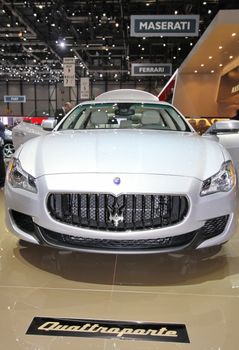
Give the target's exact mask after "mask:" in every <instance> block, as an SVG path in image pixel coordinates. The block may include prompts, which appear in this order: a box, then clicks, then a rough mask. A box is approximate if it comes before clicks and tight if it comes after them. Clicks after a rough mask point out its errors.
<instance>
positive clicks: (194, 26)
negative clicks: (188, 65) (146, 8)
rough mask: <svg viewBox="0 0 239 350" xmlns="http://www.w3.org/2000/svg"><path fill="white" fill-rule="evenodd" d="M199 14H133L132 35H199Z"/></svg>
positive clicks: (131, 20) (131, 19) (131, 21)
mask: <svg viewBox="0 0 239 350" xmlns="http://www.w3.org/2000/svg"><path fill="white" fill-rule="evenodd" d="M198 28H199V16H198V15H165V16H158V15H147V16H142V15H140V16H137V15H133V16H131V18H130V35H131V36H138V37H142V36H161V35H163V36H198Z"/></svg>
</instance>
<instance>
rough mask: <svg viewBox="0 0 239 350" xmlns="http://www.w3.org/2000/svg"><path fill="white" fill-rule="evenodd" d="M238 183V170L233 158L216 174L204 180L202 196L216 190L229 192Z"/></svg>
mask: <svg viewBox="0 0 239 350" xmlns="http://www.w3.org/2000/svg"><path fill="white" fill-rule="evenodd" d="M235 183H236V172H235V169H234V166H233V163H232V161H231V160H228V161H227V162H224V163H223V164H222V166H221V169H220V170H219V172H218V173H216V174H215V175H213V176H211V177H209V178H208V179H206V180H205V181H203V185H202V189H201V192H200V195H201V196H207V195H208V194H212V193H216V192H228V191H230V190H231V189H232V188H233V186H234V185H235Z"/></svg>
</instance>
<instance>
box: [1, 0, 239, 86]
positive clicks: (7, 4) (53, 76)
mask: <svg viewBox="0 0 239 350" xmlns="http://www.w3.org/2000/svg"><path fill="white" fill-rule="evenodd" d="M238 8H239V3H238V0H231V1H230V0H208V1H202V0H200V1H199V0H194V1H193V0H191V1H181V0H174V1H169V0H148V1H140V0H130V1H124V0H105V1H100V0H99V1H98V0H96V1H91V0H88V1H82V0H80V1H62V0H60V1H58V0H52V1H29V0H26V1H23V0H22V1H7V0H0V23H1V24H0V80H6V79H9V80H16V79H17V80H23V81H29V82H41V81H49V82H50V83H54V82H57V81H62V79H63V69H62V63H63V58H64V57H74V58H75V62H76V78H78V79H79V78H80V77H82V76H89V77H90V78H91V79H92V80H106V79H108V80H114V79H115V80H119V81H122V82H127V81H133V80H135V79H138V77H132V76H131V64H132V63H160V64H168V63H170V64H172V72H174V71H175V70H176V69H177V68H178V67H179V66H180V65H181V64H182V62H183V61H184V59H185V58H186V57H187V56H188V54H189V52H190V51H191V50H192V49H193V48H194V46H195V44H196V43H197V41H198V40H199V39H200V37H202V35H203V33H204V32H205V30H206V29H207V27H208V26H209V24H210V23H211V21H212V20H213V18H214V17H215V15H216V14H217V13H218V11H219V10H229V9H238ZM131 15H175V16H177V15H199V16H200V17H199V35H198V36H191V37H190V36H180V37H179V36H178V37H176V36H170V37H166V36H162V35H161V36H158V37H133V36H131V35H130V17H131ZM237 35H239V33H237ZM146 78H147V79H148V77H146ZM142 79H144V78H142ZM157 79H158V80H159V83H160V84H161V85H164V83H165V82H166V81H167V80H168V79H169V77H168V76H161V77H157Z"/></svg>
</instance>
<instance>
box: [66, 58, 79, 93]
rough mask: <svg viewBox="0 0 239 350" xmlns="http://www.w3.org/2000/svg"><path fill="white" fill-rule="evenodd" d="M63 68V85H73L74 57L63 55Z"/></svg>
mask: <svg viewBox="0 0 239 350" xmlns="http://www.w3.org/2000/svg"><path fill="white" fill-rule="evenodd" d="M63 70H64V86H66V87H73V86H75V84H76V82H75V59H74V58H73V57H65V58H64V59H63Z"/></svg>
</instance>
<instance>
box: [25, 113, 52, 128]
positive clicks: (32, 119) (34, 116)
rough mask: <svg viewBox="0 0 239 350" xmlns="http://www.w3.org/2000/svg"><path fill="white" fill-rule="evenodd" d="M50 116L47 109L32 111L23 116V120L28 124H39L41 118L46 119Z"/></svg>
mask: <svg viewBox="0 0 239 350" xmlns="http://www.w3.org/2000/svg"><path fill="white" fill-rule="evenodd" d="M49 117H52V116H50V113H49V111H46V110H41V111H33V112H32V113H30V114H29V116H27V117H23V121H24V122H26V123H30V124H37V125H41V123H42V121H43V120H46V119H48V118H49Z"/></svg>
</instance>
